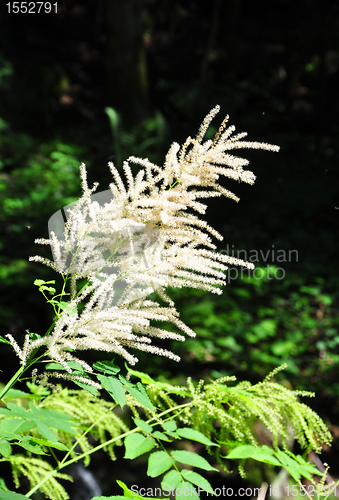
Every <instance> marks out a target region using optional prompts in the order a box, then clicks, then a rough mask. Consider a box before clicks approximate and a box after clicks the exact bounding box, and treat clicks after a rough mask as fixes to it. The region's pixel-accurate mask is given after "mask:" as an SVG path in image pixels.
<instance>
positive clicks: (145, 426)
mask: <svg viewBox="0 0 339 500" xmlns="http://www.w3.org/2000/svg"><path fill="white" fill-rule="evenodd" d="M133 420H134V422H135V425H137V426H138V427H140V429H141V430H143V431H144V432H147V433H148V434H150V433H151V432H152V431H153V427H152V426H151V425H149V424H148V423H147V422H145V421H144V420H140V418H133Z"/></svg>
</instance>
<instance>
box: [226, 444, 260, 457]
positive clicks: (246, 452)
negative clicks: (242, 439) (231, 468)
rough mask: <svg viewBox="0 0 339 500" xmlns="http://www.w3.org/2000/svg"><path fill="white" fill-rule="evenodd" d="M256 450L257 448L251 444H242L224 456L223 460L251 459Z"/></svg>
mask: <svg viewBox="0 0 339 500" xmlns="http://www.w3.org/2000/svg"><path fill="white" fill-rule="evenodd" d="M256 449H257V447H256V446H253V445H251V444H244V445H241V446H237V447H236V448H234V450H232V451H231V452H230V453H229V454H228V455H226V457H225V458H229V459H238V458H251V457H252V455H253V453H254V452H255V450H256Z"/></svg>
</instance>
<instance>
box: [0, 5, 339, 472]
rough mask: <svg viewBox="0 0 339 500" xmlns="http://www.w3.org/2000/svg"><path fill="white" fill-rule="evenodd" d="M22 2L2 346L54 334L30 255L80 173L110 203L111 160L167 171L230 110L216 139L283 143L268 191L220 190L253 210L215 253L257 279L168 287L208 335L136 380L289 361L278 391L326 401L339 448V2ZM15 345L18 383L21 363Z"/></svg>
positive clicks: (261, 187) (13, 44) (6, 107)
mask: <svg viewBox="0 0 339 500" xmlns="http://www.w3.org/2000/svg"><path fill="white" fill-rule="evenodd" d="M12 4H13V2H7V3H6V2H5V1H2V2H1V5H0V16H1V17H0V200H1V209H0V222H1V224H0V294H1V303H0V325H1V334H2V335H5V334H6V333H8V332H10V333H11V334H12V335H13V336H14V337H15V338H16V339H17V341H18V342H19V343H22V339H23V336H24V334H25V330H26V329H29V330H30V331H31V332H37V333H43V332H44V331H46V329H47V328H48V326H49V325H50V322H51V319H52V315H51V314H50V312H51V311H49V310H48V308H47V306H46V305H45V304H44V300H43V298H42V297H41V296H39V293H38V290H37V288H36V287H35V286H34V285H33V281H34V279H35V278H43V279H54V278H55V276H54V275H53V272H52V271H51V270H48V269H47V268H44V267H43V266H41V265H39V264H35V263H34V264H33V263H28V260H27V259H28V257H29V256H30V255H35V254H36V253H41V252H42V250H43V251H45V255H46V256H49V254H48V249H42V250H41V249H40V248H39V247H38V246H37V245H34V239H35V238H37V237H47V235H48V231H47V222H48V219H49V217H50V216H51V215H52V214H53V213H54V212H55V211H56V210H59V209H60V208H62V207H63V206H64V205H66V204H68V203H70V202H71V201H73V200H75V199H77V197H79V195H80V182H79V178H78V166H79V164H80V162H82V161H84V162H85V163H86V164H87V167H88V172H89V179H90V182H94V181H99V182H100V189H102V190H104V189H107V186H108V183H109V182H110V178H109V175H108V168H107V162H108V161H114V162H115V163H116V165H117V166H118V167H121V164H122V160H124V159H125V158H127V157H128V156H130V155H135V156H142V157H149V158H150V159H151V160H152V161H155V162H158V163H162V161H163V158H164V154H166V151H167V148H168V147H169V145H170V144H171V142H172V141H177V142H179V143H181V142H183V141H184V140H185V138H186V137H187V136H188V135H194V134H195V133H196V132H197V129H198V127H199V124H200V123H201V121H202V119H203V118H204V116H205V115H206V114H207V113H208V111H209V110H210V109H211V108H212V107H214V106H215V104H220V106H221V113H220V114H219V115H218V116H217V118H216V119H215V120H214V122H213V126H214V129H213V130H212V132H213V131H214V132H215V131H216V129H218V126H219V124H220V123H221V121H222V119H223V118H224V115H226V114H229V115H230V123H231V124H234V125H235V126H236V128H237V132H242V131H247V132H248V133H249V140H258V141H265V142H270V143H274V144H278V145H280V147H281V152H280V153H279V154H276V153H268V152H264V151H254V152H253V151H245V153H244V156H245V157H246V158H249V159H250V160H251V164H250V169H251V170H253V171H254V173H255V174H256V175H257V181H256V183H255V185H254V186H252V187H250V186H242V185H238V184H236V183H234V182H233V183H232V181H227V182H223V185H225V186H226V185H227V187H229V188H230V189H231V190H233V191H235V193H236V194H238V195H239V196H240V197H241V201H240V202H239V203H238V204H236V203H235V202H233V201H230V200H220V199H218V200H217V201H216V202H213V203H211V204H210V209H209V211H208V212H207V219H208V222H209V223H210V224H211V225H212V226H214V227H216V228H217V229H218V230H219V231H221V232H222V234H223V235H224V237H225V239H224V242H222V243H219V244H218V247H219V250H221V251H224V252H226V251H231V252H233V255H235V256H236V254H237V252H240V251H242V252H243V253H242V254H241V257H242V258H243V257H246V256H247V258H249V257H252V260H253V262H254V263H255V265H256V266H257V268H258V270H257V273H256V274H255V275H253V273H252V274H251V275H248V273H247V272H244V273H243V276H241V273H240V270H238V277H236V271H235V270H232V272H231V273H230V278H229V285H228V287H227V288H226V289H225V291H224V294H223V295H222V296H221V297H217V298H215V297H214V296H211V295H210V294H205V293H200V292H197V291H194V292H192V291H184V292H183V291H173V292H172V296H173V298H175V299H176V300H177V303H178V307H179V310H181V311H182V319H183V320H184V321H185V322H186V323H187V324H188V325H189V326H191V327H192V328H193V329H195V330H196V332H197V334H198V336H197V339H195V340H190V341H187V342H185V343H184V344H180V345H179V344H178V343H175V344H174V343H173V344H172V349H173V350H174V352H176V353H179V354H180V355H181V356H182V358H183V363H181V364H179V365H176V364H175V366H173V365H174V362H170V361H168V360H163V359H160V358H152V360H151V361H150V360H149V355H148V356H140V363H139V365H138V369H140V370H145V371H147V370H148V371H149V372H150V373H151V375H152V376H162V377H169V378H174V377H177V378H180V377H183V376H187V375H192V376H193V377H195V378H199V377H206V378H208V377H209V376H210V375H212V376H218V375H220V374H222V375H224V374H231V375H236V376H237V377H238V378H239V379H250V380H252V381H255V380H260V379H262V378H263V377H264V376H265V375H266V374H267V373H269V372H270V371H271V370H272V369H274V368H275V367H276V366H278V365H281V364H282V363H284V362H286V363H287V370H285V371H284V372H283V374H281V376H280V379H279V380H281V382H282V383H284V384H288V385H289V386H291V387H293V388H298V389H301V388H302V389H306V390H314V391H316V398H315V399H314V400H313V401H312V406H313V407H314V408H315V409H316V410H317V411H319V412H320V413H321V415H322V416H323V417H324V418H325V419H327V421H328V423H329V425H331V426H332V427H331V428H332V430H333V432H334V434H336V435H337V436H339V428H338V427H337V426H336V425H337V419H338V415H339V404H338V396H339V380H338V371H339V331H338V325H339V314H338V310H339V300H338V297H339V293H338V281H339V280H338V276H339V273H338V250H339V245H338V227H339V183H338V181H339V175H338V168H339V167H338V165H339V163H338V160H339V154H338V137H339V122H338V112H339V109H338V108H339V100H338V88H339V3H338V2H337V1H336V0H333V1H330V0H321V1H320V0H298V1H295V0H275V2H272V1H269V0H259V1H256V2H253V1H252V0H211V1H210V2H197V1H190V0H186V1H184V0H159V1H156V0H124V1H123V2H122V1H119V0H97V1H94V0H93V1H90V0H88V1H76V0H74V1H72V0H68V1H66V0H64V1H57V2H55V3H54V4H51V5H52V7H53V8H52V11H51V12H50V13H44V12H40V13H39V14H38V13H35V14H34V13H31V14H29V13H24V14H22V13H13V12H11V13H9V10H10V9H12V7H13V6H12ZM12 11H13V9H12ZM107 108H111V111H108V112H105V109H107ZM112 110H115V111H116V112H117V113H118V114H119V118H118V115H117V114H116V113H115V112H114V111H112ZM212 128H213V127H212ZM244 252H245V253H244ZM251 252H252V253H251ZM272 276H273V278H272ZM271 278H272V279H271ZM2 345H3V346H4V347H2V349H3V352H4V353H5V355H6V359H8V366H6V363H5V362H4V358H2V361H1V370H2V371H3V373H2V374H1V379H2V380H3V381H5V380H7V379H8V376H11V375H12V373H13V371H14V369H16V366H17V363H18V359H17V358H16V357H15V356H14V354H13V353H12V352H11V350H10V349H8V348H7V346H5V345H4V344H2ZM14 367H15V368H14ZM333 450H334V451H333V456H332V458H331V456H330V455H329V454H327V456H326V460H327V461H328V462H329V463H330V464H331V465H332V467H333V468H334V470H336V469H335V463H337V464H338V460H336V459H335V456H336V455H335V453H338V444H336V442H335V443H334V446H333ZM337 469H338V466H337ZM337 472H338V471H337Z"/></svg>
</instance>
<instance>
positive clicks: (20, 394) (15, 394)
mask: <svg viewBox="0 0 339 500" xmlns="http://www.w3.org/2000/svg"><path fill="white" fill-rule="evenodd" d="M36 397H37V396H36V395H34V394H29V393H28V392H24V391H20V389H13V388H12V389H10V390H9V391H8V392H6V396H5V398H8V399H17V398H31V399H33V398H36Z"/></svg>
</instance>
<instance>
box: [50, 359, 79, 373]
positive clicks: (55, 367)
mask: <svg viewBox="0 0 339 500" xmlns="http://www.w3.org/2000/svg"><path fill="white" fill-rule="evenodd" d="M67 365H68V366H69V367H70V368H72V370H77V371H78V372H81V373H85V368H84V367H83V366H82V365H80V364H79V363H76V362H75V361H68V362H67ZM45 368H46V370H66V368H65V367H64V366H62V365H61V364H60V363H54V362H52V363H48V364H47V365H46V367H45Z"/></svg>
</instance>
